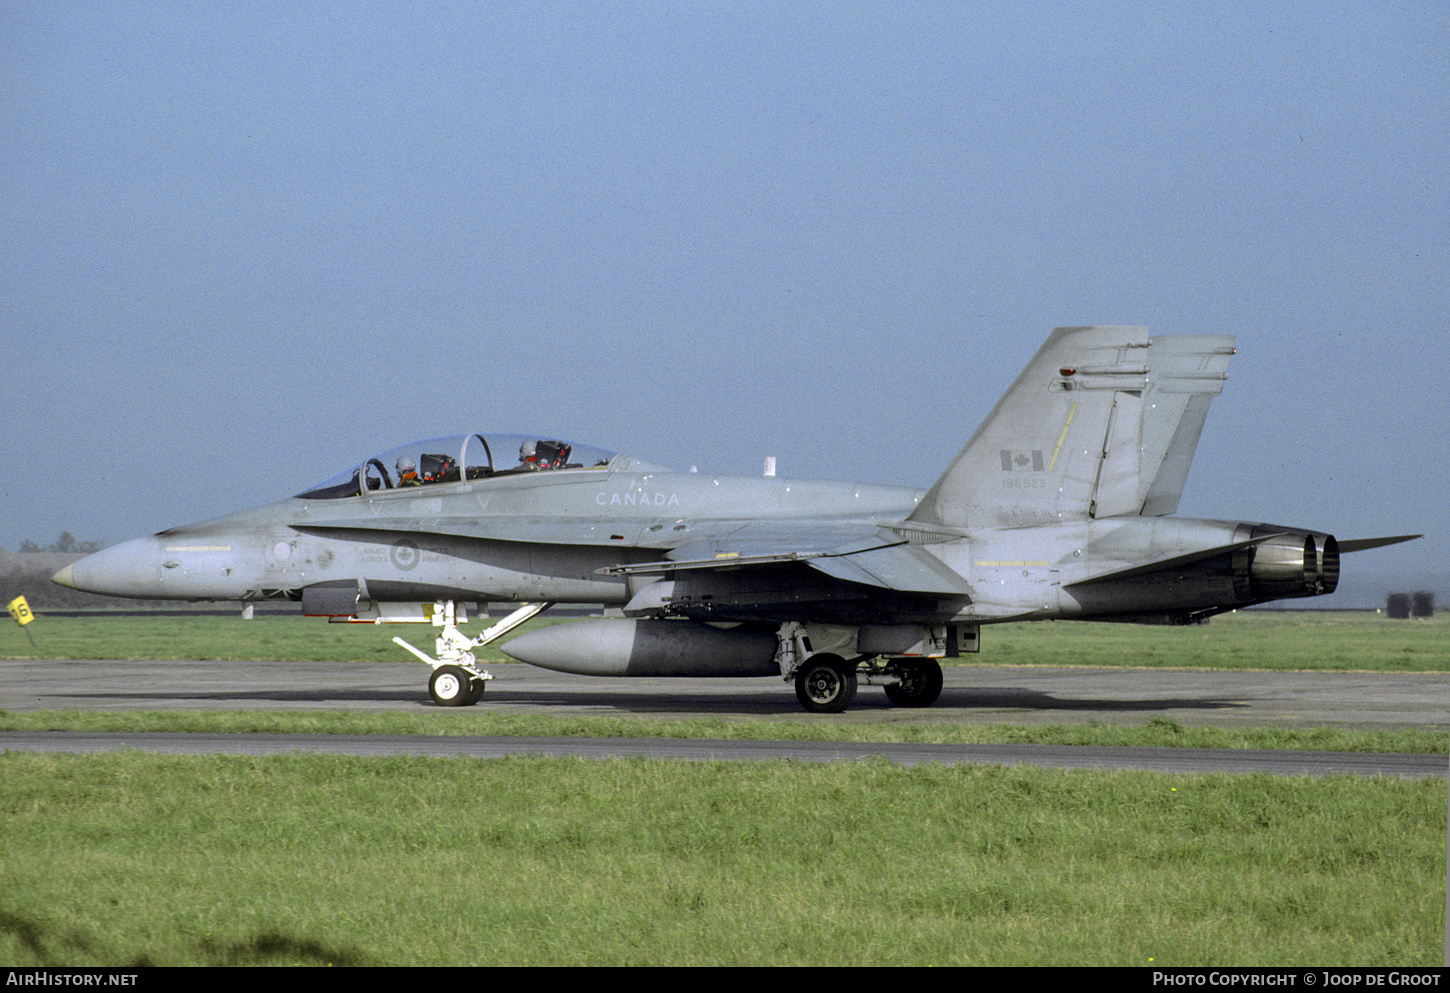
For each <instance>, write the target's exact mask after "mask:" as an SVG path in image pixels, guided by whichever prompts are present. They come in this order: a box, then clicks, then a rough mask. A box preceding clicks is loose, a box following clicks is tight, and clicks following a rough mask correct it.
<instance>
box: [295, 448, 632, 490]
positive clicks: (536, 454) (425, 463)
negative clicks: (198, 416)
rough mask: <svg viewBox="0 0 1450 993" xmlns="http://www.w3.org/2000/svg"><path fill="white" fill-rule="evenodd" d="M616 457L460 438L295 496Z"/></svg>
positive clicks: (406, 452)
mask: <svg viewBox="0 0 1450 993" xmlns="http://www.w3.org/2000/svg"><path fill="white" fill-rule="evenodd" d="M617 455H618V453H616V452H610V451H606V450H604V449H602V448H594V447H593V446H591V445H574V444H571V443H570V442H567V441H561V440H559V439H557V438H545V437H540V436H538V435H527V434H488V435H482V434H464V435H454V436H452V437H449V438H430V439H428V440H427V441H415V442H413V443H411V444H408V445H399V446H398V447H397V448H390V449H389V450H388V451H386V452H384V453H383V454H381V455H379V456H377V457H376V458H371V459H368V460H367V461H366V462H364V463H362V465H359V466H354V467H353V468H352V469H349V470H348V471H347V472H341V473H338V474H337V475H336V476H333V477H332V478H331V479H328V480H326V481H325V482H322V483H319V484H318V485H316V486H314V487H312V488H311V489H308V490H306V491H305V492H302V493H299V494H297V496H298V497H299V498H301V499H304V500H339V499H342V498H343V497H355V496H362V495H365V494H367V493H372V492H377V491H379V490H394V489H406V488H408V487H414V486H434V485H438V484H442V483H458V482H463V481H465V480H475V479H489V478H492V477H496V476H511V475H514V474H516V473H525V472H542V471H553V470H562V469H603V468H606V467H607V466H608V465H609V463H610V462H611V461H612V460H613V459H615V458H616V457H617Z"/></svg>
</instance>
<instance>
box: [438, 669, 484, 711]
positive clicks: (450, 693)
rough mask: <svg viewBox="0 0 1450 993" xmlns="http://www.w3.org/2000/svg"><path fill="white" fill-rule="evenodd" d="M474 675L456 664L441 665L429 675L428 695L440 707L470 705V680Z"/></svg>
mask: <svg viewBox="0 0 1450 993" xmlns="http://www.w3.org/2000/svg"><path fill="white" fill-rule="evenodd" d="M472 679H473V677H472V676H470V675H469V674H468V672H467V671H466V670H464V669H460V668H459V667H458V666H456V665H440V666H439V667H438V668H436V669H434V670H433V675H432V676H429V677H428V695H429V696H431V697H432V698H433V702H434V703H436V704H437V705H438V706H440V707H466V706H468V703H469V700H468V694H469V687H468V684H469V682H470V681H471V680H472Z"/></svg>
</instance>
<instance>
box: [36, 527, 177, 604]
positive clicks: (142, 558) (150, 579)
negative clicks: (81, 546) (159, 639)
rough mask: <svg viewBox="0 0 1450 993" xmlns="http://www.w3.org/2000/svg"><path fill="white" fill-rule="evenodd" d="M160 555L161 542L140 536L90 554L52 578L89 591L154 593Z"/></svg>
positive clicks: (138, 594)
mask: <svg viewBox="0 0 1450 993" xmlns="http://www.w3.org/2000/svg"><path fill="white" fill-rule="evenodd" d="M160 557H161V552H160V546H159V543H158V542H157V541H156V540H155V539H154V538H137V539H136V540H134V541H128V542H125V543H123V544H120V545H115V546H113V547H111V548H107V549H104V550H102V551H99V552H96V553H95V554H94V555H87V556H86V557H85V558H83V559H80V560H78V561H76V562H72V563H71V564H70V565H68V566H66V567H65V568H64V569H61V570H60V571H59V572H57V573H56V574H55V575H54V576H52V577H50V578H51V582H54V583H59V584H60V585H61V586H69V587H70V588H71V589H73V590H84V591H85V592H87V593H106V594H109V595H111V596H131V597H136V596H140V597H144V596H153V597H154V596H156V595H157V593H158V592H159V589H158V586H159V577H158V576H157V572H158V571H159V564H160Z"/></svg>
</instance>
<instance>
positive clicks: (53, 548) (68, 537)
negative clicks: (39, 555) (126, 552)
mask: <svg viewBox="0 0 1450 993" xmlns="http://www.w3.org/2000/svg"><path fill="white" fill-rule="evenodd" d="M104 547H105V546H104V545H103V544H102V543H101V542H99V541H78V540H76V536H75V535H73V534H71V533H70V532H69V531H62V532H61V533H60V537H59V538H57V539H55V541H53V542H51V543H50V544H49V545H37V544H36V543H35V542H33V541H31V540H30V539H29V538H27V539H25V540H24V541H22V542H21V543H20V550H21V551H22V552H61V553H63V554H66V555H89V554H91V553H92V552H99V551H100V550H101V549H102V548H104ZM3 551H5V549H3V548H0V552H3Z"/></svg>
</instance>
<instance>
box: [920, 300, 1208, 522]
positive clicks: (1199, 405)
mask: <svg viewBox="0 0 1450 993" xmlns="http://www.w3.org/2000/svg"><path fill="white" fill-rule="evenodd" d="M1233 351H1234V350H1233V337H1232V336H1230V335H1194V336H1188V337H1169V338H1149V337H1148V329H1147V328H1143V327H1109V326H1105V327H1085V328H1058V329H1057V330H1056V331H1054V332H1052V334H1051V335H1050V336H1049V337H1048V339H1047V341H1046V343H1045V344H1043V346H1042V347H1041V348H1040V349H1038V351H1037V354H1036V355H1035V356H1033V358H1032V361H1031V362H1029V363H1028V365H1027V368H1026V369H1024V370H1023V372H1022V375H1020V376H1018V377H1017V381H1016V382H1015V383H1013V384H1012V386H1011V388H1010V389H1009V390H1008V391H1007V392H1006V394H1004V395H1003V397H1002V399H1001V400H999V401H998V402H997V406H996V407H994V408H993V409H992V412H991V413H990V414H988V415H987V419H986V420H985V421H983V422H982V425H981V427H979V428H977V431H976V433H975V434H973V435H972V437H971V440H970V441H968V442H967V444H966V447H964V448H963V449H962V450H961V452H960V453H959V454H958V455H957V457H956V459H955V460H954V461H953V462H952V464H951V465H950V466H949V467H948V468H947V471H946V472H945V473H944V474H943V475H942V477H941V478H940V479H938V480H937V481H936V484H935V485H934V486H932V488H931V490H930V491H928V493H927V495H926V496H925V497H924V498H923V499H922V501H921V503H920V504H919V505H918V506H917V508H916V510H915V511H913V512H912V514H911V517H910V520H913V521H918V522H920V523H934V524H945V525H949V526H954V527H1024V526H1027V525H1032V524H1043V523H1048V522H1051V521H1064V520H1083V519H1087V518H1093V517H1112V516H1116V515H1119V514H1145V515H1148V516H1159V515H1162V514H1171V513H1172V512H1173V511H1174V510H1176V509H1177V507H1178V498H1179V495H1180V494H1181V493H1182V491H1183V481H1184V479H1185V478H1186V476H1187V475H1188V467H1189V464H1190V463H1191V462H1192V461H1193V452H1194V449H1195V448H1196V447H1197V445H1198V437H1199V433H1200V432H1201V431H1202V430H1203V421H1204V418H1205V417H1206V416H1207V414H1208V404H1209V401H1210V400H1211V399H1212V398H1213V397H1214V396H1215V395H1217V394H1218V392H1219V391H1220V390H1221V389H1222V388H1223V380H1224V379H1225V378H1227V377H1226V375H1225V370H1226V369H1227V368H1228V360H1229V356H1231V355H1232V354H1233Z"/></svg>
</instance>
